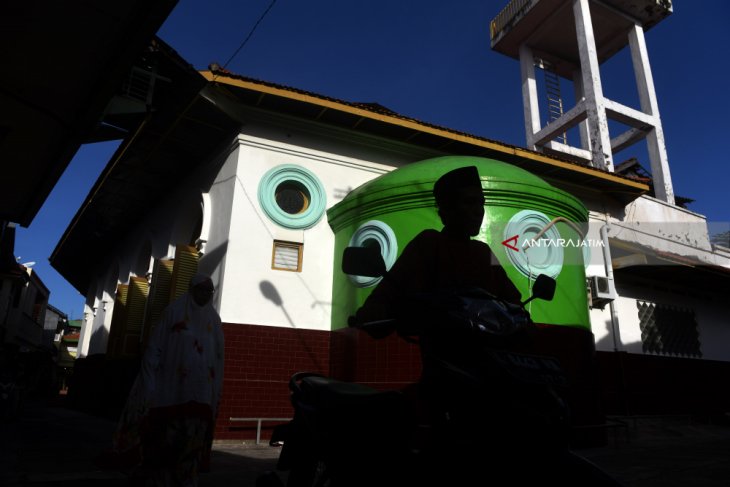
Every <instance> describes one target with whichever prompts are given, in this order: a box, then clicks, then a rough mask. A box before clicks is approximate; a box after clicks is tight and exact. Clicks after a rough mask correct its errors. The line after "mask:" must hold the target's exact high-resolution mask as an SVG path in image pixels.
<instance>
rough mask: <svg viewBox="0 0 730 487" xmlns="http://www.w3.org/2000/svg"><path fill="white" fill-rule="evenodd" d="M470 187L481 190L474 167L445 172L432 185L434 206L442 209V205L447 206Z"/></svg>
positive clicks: (477, 173) (477, 172)
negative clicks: (434, 199)
mask: <svg viewBox="0 0 730 487" xmlns="http://www.w3.org/2000/svg"><path fill="white" fill-rule="evenodd" d="M472 186H474V187H477V188H479V189H481V188H482V181H481V179H480V178H479V171H478V170H477V168H476V166H467V167H460V168H458V169H454V170H453V171H449V172H447V173H446V174H444V175H443V176H441V177H440V178H439V179H438V181H436V183H435V184H434V185H433V196H434V198H436V205H438V206H439V207H442V206H443V204H444V203H446V204H448V202H449V201H450V200H451V199H453V197H454V196H456V195H457V194H458V193H459V192H460V191H461V190H463V189H464V188H469V187H472Z"/></svg>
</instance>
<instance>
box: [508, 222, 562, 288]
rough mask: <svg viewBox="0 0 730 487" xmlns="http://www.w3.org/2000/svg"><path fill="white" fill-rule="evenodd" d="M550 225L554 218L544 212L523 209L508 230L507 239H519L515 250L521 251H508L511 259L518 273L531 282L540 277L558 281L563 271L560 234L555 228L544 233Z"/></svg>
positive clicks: (509, 224)
mask: <svg viewBox="0 0 730 487" xmlns="http://www.w3.org/2000/svg"><path fill="white" fill-rule="evenodd" d="M549 224H550V219H549V218H548V217H547V215H545V214H544V213H540V212H539V211H534V210H523V211H520V212H518V213H517V214H516V215H514V216H513V217H512V218H510V220H509V222H508V223H507V226H506V227H505V229H504V239H505V240H509V239H511V238H514V236H517V241H516V245H515V247H517V249H518V250H511V249H507V257H508V258H509V260H510V262H512V264H513V265H514V266H515V267H516V268H517V270H519V271H520V272H521V273H522V274H523V275H525V276H527V277H529V278H531V279H536V278H537V276H538V275H540V274H547V275H548V276H550V277H552V278H556V277H557V276H558V274H560V271H561V270H562V269H563V248H562V246H560V245H559V243H560V232H558V230H557V229H556V228H555V227H554V226H552V227H550V228H549V229H547V231H545V232H544V233H542V232H543V230H544V229H545V227H547V226H548V225H549ZM541 233H542V235H541V236H540V238H539V239H537V240H535V237H536V236H538V235H540V234H541ZM526 242H527V243H526ZM530 244H531V245H530Z"/></svg>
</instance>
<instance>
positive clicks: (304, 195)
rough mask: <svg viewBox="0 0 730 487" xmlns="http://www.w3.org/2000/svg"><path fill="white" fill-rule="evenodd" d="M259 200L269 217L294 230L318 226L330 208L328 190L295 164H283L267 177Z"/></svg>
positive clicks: (260, 186) (265, 176)
mask: <svg viewBox="0 0 730 487" xmlns="http://www.w3.org/2000/svg"><path fill="white" fill-rule="evenodd" d="M258 196H259V203H260V204H261V208H262V209H263V210H264V213H266V216H268V217H269V218H270V219H271V220H272V221H273V222H275V223H277V224H278V225H281V226H282V227H285V228H291V229H306V228H310V227H312V226H314V225H315V224H316V223H317V222H318V221H319V219H320V218H322V215H323V214H324V210H325V207H326V198H325V192H324V186H322V183H321V182H320V181H319V179H318V178H317V176H315V175H314V174H313V173H312V172H311V171H309V170H307V169H305V168H303V167H301V166H296V165H294V164H282V165H280V166H276V167H275V168H273V169H271V170H269V171H268V172H267V173H266V174H264V176H263V177H262V178H261V181H260V182H259V194H258Z"/></svg>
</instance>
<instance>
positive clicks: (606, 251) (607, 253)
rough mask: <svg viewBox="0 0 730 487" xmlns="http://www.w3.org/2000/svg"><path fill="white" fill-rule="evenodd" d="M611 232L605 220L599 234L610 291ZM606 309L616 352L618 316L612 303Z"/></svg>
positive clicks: (611, 266) (619, 332)
mask: <svg viewBox="0 0 730 487" xmlns="http://www.w3.org/2000/svg"><path fill="white" fill-rule="evenodd" d="M609 230H611V224H610V223H609V222H608V218H606V224H605V225H603V226H602V227H601V230H600V234H601V240H602V241H603V268H604V269H605V271H606V278H607V279H608V282H609V286H611V288H612V289H614V290H615V289H616V286H615V283H614V277H613V265H612V264H611V248H610V247H609V245H608V232H609ZM608 309H609V312H610V314H611V337H612V338H613V351H614V352H618V346H619V343H621V331H620V328H619V326H618V314H617V313H616V306H615V305H614V302H613V301H610V302H609V303H608Z"/></svg>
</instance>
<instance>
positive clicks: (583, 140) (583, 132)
mask: <svg viewBox="0 0 730 487" xmlns="http://www.w3.org/2000/svg"><path fill="white" fill-rule="evenodd" d="M573 92H574V94H575V102H576V104H577V103H578V102H580V100H582V99H584V98H585V97H586V95H585V91H584V90H583V74H582V73H581V72H580V70H576V71H575V72H573ZM578 133H579V134H580V148H581V149H584V150H587V151H590V150H591V137H590V132H589V131H588V122H587V121H585V120H584V121H582V122H581V123H580V124H579V125H578Z"/></svg>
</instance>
